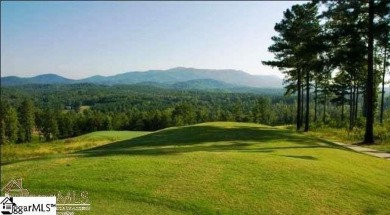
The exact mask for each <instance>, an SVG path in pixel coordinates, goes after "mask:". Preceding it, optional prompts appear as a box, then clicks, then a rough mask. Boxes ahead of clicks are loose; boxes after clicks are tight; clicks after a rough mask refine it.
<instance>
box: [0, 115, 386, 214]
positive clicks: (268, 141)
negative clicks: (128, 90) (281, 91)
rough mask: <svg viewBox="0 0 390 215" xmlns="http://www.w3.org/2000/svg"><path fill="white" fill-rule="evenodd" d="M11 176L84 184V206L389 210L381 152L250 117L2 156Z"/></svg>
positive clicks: (164, 210) (53, 188)
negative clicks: (62, 150) (11, 158)
mask: <svg viewBox="0 0 390 215" xmlns="http://www.w3.org/2000/svg"><path fill="white" fill-rule="evenodd" d="M46 145H50V144H46ZM17 146H18V145H16V147H17ZM18 177H23V187H25V188H27V189H28V190H29V191H30V193H34V194H41V195H43V194H46V195H49V194H56V193H58V191H59V190H67V191H73V190H74V191H77V192H78V191H86V192H88V200H89V202H90V203H91V211H87V212H88V214H145V213H147V214H388V211H390V199H389V198H388V196H390V187H389V184H388V182H389V178H390V162H389V161H386V160H384V159H379V158H375V157H371V156H368V155H364V154H360V153H356V152H353V151H349V150H346V149H344V148H340V147H338V146H335V145H332V144H330V143H329V142H326V141H321V140H318V139H314V138H310V137H307V136H304V135H302V134H298V133H296V132H293V131H290V130H286V129H280V128H275V127H269V126H262V125H257V124H250V123H229V122H224V123H222V122H218V123H204V124H198V125H194V126H186V127H177V128H169V129H164V130H160V131H157V132H154V133H150V134H146V135H143V136H139V137H135V138H132V139H128V140H123V141H119V142H113V143H112V144H107V145H104V146H99V147H96V148H91V149H89V150H84V151H79V152H76V153H73V154H60V155H57V156H55V157H53V156H52V157H43V158H42V159H34V160H28V161H23V162H16V163H12V164H7V165H3V166H2V177H1V180H2V181H1V182H2V183H3V184H5V183H7V182H8V181H9V180H10V179H12V178H18ZM108 196H109V200H110V204H106V203H107V197H108Z"/></svg>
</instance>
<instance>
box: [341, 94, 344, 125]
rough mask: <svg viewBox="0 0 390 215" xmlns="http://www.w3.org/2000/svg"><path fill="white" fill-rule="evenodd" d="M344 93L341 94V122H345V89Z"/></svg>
mask: <svg viewBox="0 0 390 215" xmlns="http://www.w3.org/2000/svg"><path fill="white" fill-rule="evenodd" d="M342 90H343V92H342V93H341V96H342V97H341V122H344V89H342Z"/></svg>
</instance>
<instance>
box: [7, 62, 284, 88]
mask: <svg viewBox="0 0 390 215" xmlns="http://www.w3.org/2000/svg"><path fill="white" fill-rule="evenodd" d="M144 82H145V83H146V82H149V83H159V84H168V85H172V87H179V88H191V87H190V86H193V87H194V88H202V86H203V87H205V88H208V89H214V88H229V87H233V85H235V86H243V87H257V88H281V87H282V79H280V78H278V77H276V76H263V75H251V74H248V73H245V72H243V71H239V70H211V69H195V68H185V67H177V68H173V69H168V70H149V71H145V72H127V73H123V74H118V75H113V76H92V77H89V78H85V79H81V80H72V79H67V78H63V77H61V76H58V75H53V74H47V75H39V76H36V77H32V78H19V77H15V76H10V77H4V78H1V84H2V85H21V84H70V83H93V84H104V85H117V84H136V83H144ZM180 82H183V83H180ZM185 82H187V83H185Z"/></svg>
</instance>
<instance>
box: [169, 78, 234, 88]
mask: <svg viewBox="0 0 390 215" xmlns="http://www.w3.org/2000/svg"><path fill="white" fill-rule="evenodd" d="M234 87H237V86H236V85H234V84H228V83H225V82H222V81H217V80H214V79H195V80H189V81H183V82H176V83H174V84H172V85H171V88H174V89H183V90H197V89H199V90H210V89H229V88H234Z"/></svg>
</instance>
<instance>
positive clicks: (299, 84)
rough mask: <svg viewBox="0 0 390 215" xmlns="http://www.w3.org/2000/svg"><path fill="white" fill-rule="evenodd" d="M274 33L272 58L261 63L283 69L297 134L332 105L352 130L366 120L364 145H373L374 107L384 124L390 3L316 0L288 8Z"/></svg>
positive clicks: (270, 49)
mask: <svg viewBox="0 0 390 215" xmlns="http://www.w3.org/2000/svg"><path fill="white" fill-rule="evenodd" d="M320 6H323V8H324V10H322V11H321V12H320V11H319V7H320ZM274 29H275V31H276V32H277V33H278V35H276V36H274V37H272V38H271V39H272V40H273V44H272V45H271V46H270V47H269V51H270V52H272V53H274V55H275V58H274V60H270V61H263V64H265V65H269V66H272V67H277V68H279V69H280V70H282V71H283V72H284V74H285V75H286V78H285V83H286V87H285V88H286V94H291V93H294V94H296V96H297V109H296V128H297V130H301V129H303V130H304V131H308V130H309V127H310V126H309V125H310V122H314V123H315V122H317V121H318V120H319V116H318V108H320V103H322V106H323V107H322V108H323V109H326V108H327V104H328V103H329V102H331V103H333V104H335V105H337V106H339V107H340V109H341V110H340V111H341V120H342V121H344V120H347V119H349V120H348V121H349V122H348V123H349V129H350V130H352V129H353V128H354V127H355V125H356V122H357V119H358V117H359V116H363V117H365V119H366V124H365V136H364V142H365V143H373V142H374V133H373V124H374V118H375V115H376V111H377V110H378V106H379V122H380V123H383V121H384V110H385V84H386V83H385V80H386V78H385V76H386V73H387V68H388V65H389V57H388V50H389V47H390V45H389V44H390V36H389V31H390V2H389V1H388V0H375V1H374V0H369V1H330V0H322V1H319V0H315V1H312V2H309V3H306V4H301V5H294V6H292V7H291V8H290V9H287V10H286V11H285V12H284V17H283V19H282V20H281V21H280V22H279V23H276V24H275V28H274ZM380 85H381V87H379V86H380ZM379 94H381V96H378V95H379ZM311 97H314V99H313V100H314V113H310V110H311V107H310V105H311V102H310V100H311ZM378 98H380V99H378ZM361 100H362V101H361ZM379 101H380V105H378V103H379ZM360 103H363V105H362V106H361V107H359V104H360ZM345 108H349V111H348V113H349V117H346V116H345V113H346V109H345ZM325 112H326V111H324V113H325ZM323 117H325V115H324V116H323Z"/></svg>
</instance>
